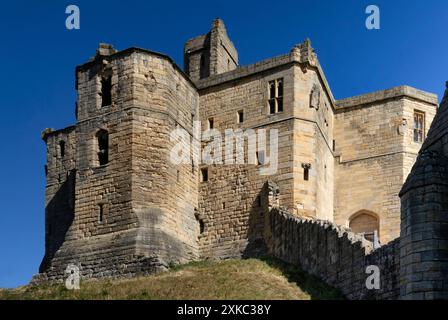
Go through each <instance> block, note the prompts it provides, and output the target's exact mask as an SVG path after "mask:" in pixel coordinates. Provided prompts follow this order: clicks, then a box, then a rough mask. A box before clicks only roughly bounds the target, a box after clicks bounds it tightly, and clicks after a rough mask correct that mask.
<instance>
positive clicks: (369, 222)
mask: <svg viewBox="0 0 448 320" xmlns="http://www.w3.org/2000/svg"><path fill="white" fill-rule="evenodd" d="M349 227H350V229H352V231H353V232H354V233H360V234H363V235H364V237H365V238H366V239H367V240H369V241H373V240H374V234H375V231H376V232H377V233H378V237H379V235H380V220H379V218H378V215H377V214H375V213H373V212H371V211H367V210H361V211H358V212H357V213H355V214H354V215H352V216H351V218H350V220H349Z"/></svg>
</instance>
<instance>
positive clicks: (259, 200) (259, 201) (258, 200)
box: [255, 196, 261, 207]
mask: <svg viewBox="0 0 448 320" xmlns="http://www.w3.org/2000/svg"><path fill="white" fill-rule="evenodd" d="M255 202H256V203H257V207H261V197H260V196H257V199H256V200H255Z"/></svg>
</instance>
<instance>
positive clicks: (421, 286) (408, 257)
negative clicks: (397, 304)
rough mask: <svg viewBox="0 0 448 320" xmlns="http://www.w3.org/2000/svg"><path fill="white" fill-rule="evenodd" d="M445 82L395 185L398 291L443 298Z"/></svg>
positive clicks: (447, 255) (447, 186)
mask: <svg viewBox="0 0 448 320" xmlns="http://www.w3.org/2000/svg"><path fill="white" fill-rule="evenodd" d="M447 121H448V82H447V90H446V91H445V96H444V98H443V100H442V103H441V105H440V107H439V110H438V112H437V115H436V117H435V118H434V122H433V124H432V126H431V129H430V130H429V133H428V137H427V139H426V141H425V143H424V145H423V146H422V149H421V151H420V153H419V156H418V158H417V161H416V163H415V165H414V167H413V168H412V171H411V173H410V175H409V177H408V179H407V181H406V183H405V185H404V186H403V189H402V190H401V193H400V197H401V237H400V245H401V252H400V261H401V264H400V297H401V298H402V299H425V300H428V299H448V127H447V125H446V123H447Z"/></svg>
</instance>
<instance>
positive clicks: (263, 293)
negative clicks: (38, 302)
mask: <svg viewBox="0 0 448 320" xmlns="http://www.w3.org/2000/svg"><path fill="white" fill-rule="evenodd" d="M341 298H342V297H341V295H340V294H339V292H338V291H337V290H335V289H333V288H331V287H329V286H327V285H325V284H324V283H322V282H321V281H319V280H318V279H317V278H315V277H312V276H310V275H308V274H306V273H304V272H302V271H300V270H299V269H297V268H296V267H293V266H290V265H287V264H285V263H282V262H280V261H278V260H273V259H264V260H257V259H248V260H227V261H221V262H216V261H201V262H193V263H190V264H187V265H182V266H177V267H174V268H173V269H171V270H170V271H168V272H165V273H161V274H158V275H154V276H148V277H140V278H132V279H121V280H91V281H84V282H81V289H80V290H75V291H70V290H67V289H66V288H65V286H64V285H63V284H53V285H44V286H24V287H19V288H16V289H3V290H0V299H101V300H102V299H114V300H115V299H185V300H190V299H194V300H196V299H198V300H202V299H235V300H240V299H249V300H252V299H266V300H271V299H292V300H309V299H341Z"/></svg>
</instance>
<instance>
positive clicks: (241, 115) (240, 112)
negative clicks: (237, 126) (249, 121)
mask: <svg viewBox="0 0 448 320" xmlns="http://www.w3.org/2000/svg"><path fill="white" fill-rule="evenodd" d="M243 121H244V112H243V110H240V111H238V123H243Z"/></svg>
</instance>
